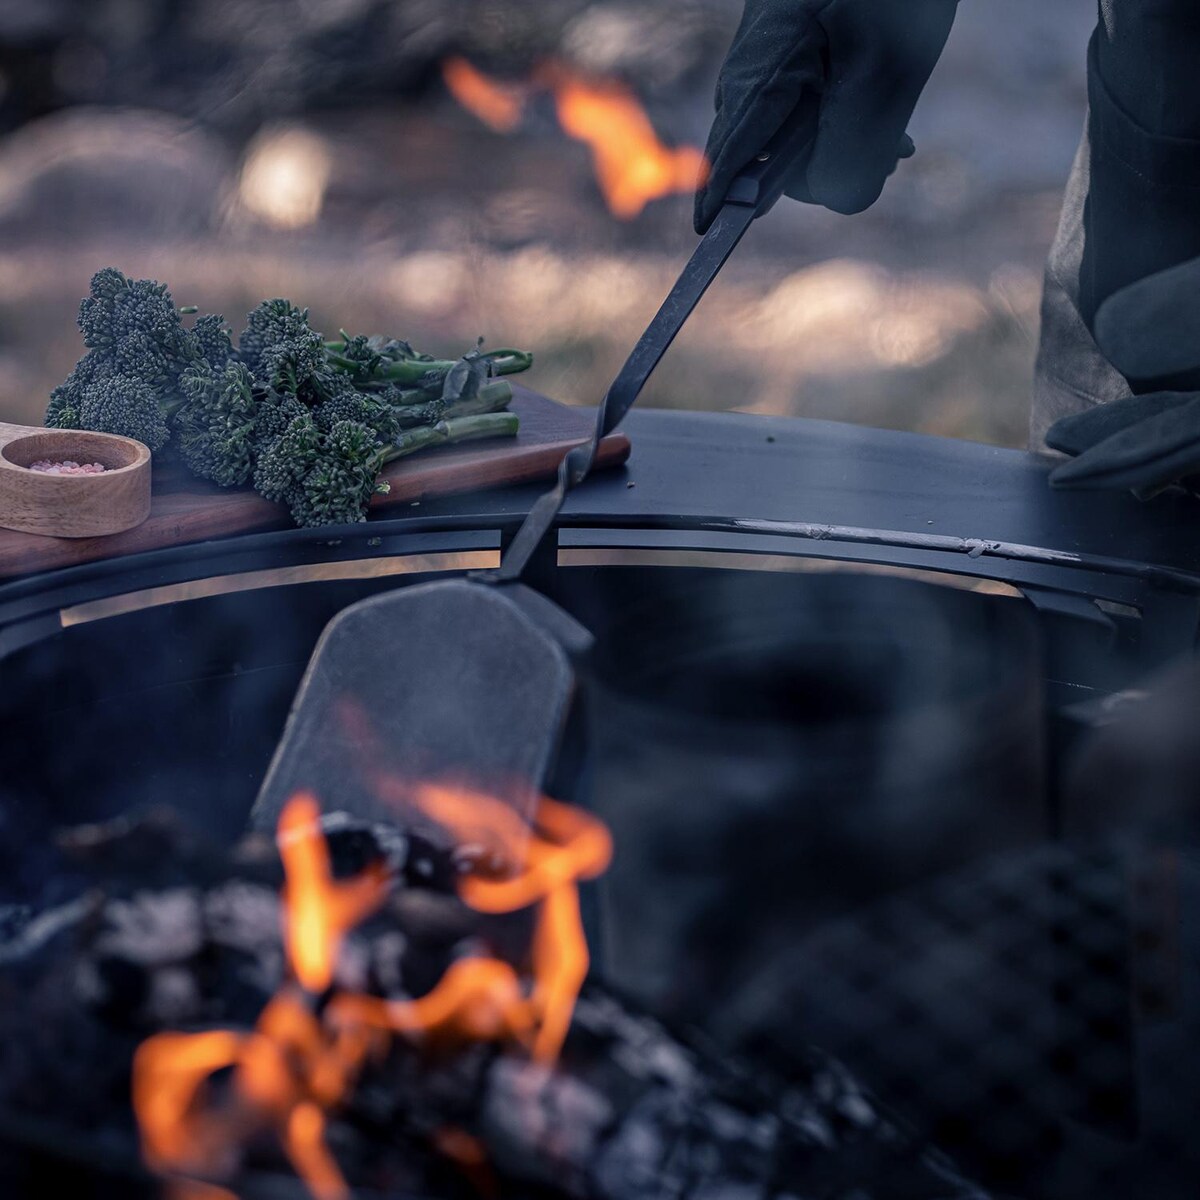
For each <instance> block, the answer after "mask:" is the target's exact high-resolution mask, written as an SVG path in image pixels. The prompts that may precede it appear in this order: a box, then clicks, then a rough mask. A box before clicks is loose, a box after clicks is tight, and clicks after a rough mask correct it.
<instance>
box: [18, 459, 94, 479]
mask: <svg viewBox="0 0 1200 1200" xmlns="http://www.w3.org/2000/svg"><path fill="white" fill-rule="evenodd" d="M29 469H30V470H31V471H40V472H41V473H42V474H43V475H103V474H104V472H105V471H107V470H108V468H107V467H106V466H105V465H104V464H103V463H77V462H71V460H70V459H67V460H65V461H64V462H52V461H51V460H50V459H48V458H43V459H39V460H38V461H37V462H35V463H30V464H29Z"/></svg>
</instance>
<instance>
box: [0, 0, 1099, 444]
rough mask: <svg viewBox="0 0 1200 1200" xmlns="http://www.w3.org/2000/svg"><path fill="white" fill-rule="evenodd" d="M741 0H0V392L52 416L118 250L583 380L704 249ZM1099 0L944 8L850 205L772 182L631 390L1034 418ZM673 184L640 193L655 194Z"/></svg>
mask: <svg viewBox="0 0 1200 1200" xmlns="http://www.w3.org/2000/svg"><path fill="white" fill-rule="evenodd" d="M740 11H741V4H740V3H738V0H654V3H646V2H645V0H206V2H205V3H204V4H195V5H189V4H180V3H178V2H177V0H0V419H7V420H16V421H27V422H40V420H41V415H42V412H43V411H44V407H45V401H46V397H47V395H48V393H49V390H50V389H51V387H53V386H54V385H55V384H56V383H58V382H60V381H61V380H62V379H63V377H64V376H65V375H66V374H67V372H68V371H69V369H70V367H71V365H72V364H73V362H74V361H75V359H76V358H77V357H78V356H79V354H80V353H81V352H82V346H81V344H80V340H79V335H78V332H77V330H76V328H75V325H74V315H75V311H76V308H77V305H78V302H79V298H80V297H81V296H82V295H83V294H84V292H85V291H86V288H87V283H88V279H89V278H90V276H91V274H92V273H93V272H94V271H95V270H96V269H97V268H99V267H101V266H105V265H114V266H118V267H120V268H121V269H122V270H124V271H125V272H126V273H127V274H131V275H134V276H151V277H154V278H157V279H160V280H162V281H163V282H165V283H167V284H168V285H169V286H170V288H171V290H172V292H173V294H174V296H175V299H176V302H177V303H179V304H197V305H199V306H200V307H201V309H202V310H205V311H217V312H222V313H224V314H225V315H226V317H227V318H228V319H229V321H230V322H231V324H232V325H233V326H234V328H235V329H239V328H240V327H241V324H242V317H243V315H244V314H245V312H246V311H247V310H248V309H249V308H250V307H251V306H252V305H253V304H255V303H256V302H257V301H258V300H260V299H262V298H264V297H269V296H276V295H283V296H287V297H289V298H290V299H292V300H294V301H295V302H297V303H300V304H302V305H307V306H309V307H310V308H311V309H312V311H313V315H314V318H315V323H316V324H317V326H318V328H323V329H325V330H327V331H329V332H332V331H334V330H336V329H337V328H338V327H339V326H340V327H344V328H347V329H349V330H350V331H351V332H385V333H389V334H393V335H397V336H403V337H407V338H409V339H410V340H412V341H413V342H415V343H416V344H417V345H418V346H419V347H421V348H422V349H426V350H429V351H431V352H434V353H438V354H442V353H452V352H461V351H462V350H463V349H465V348H466V347H467V346H469V345H470V344H471V343H472V342H473V340H474V339H475V338H476V337H477V336H479V335H484V336H486V337H487V339H488V341H489V342H490V343H491V344H492V345H497V346H498V345H521V346H528V347H530V348H532V349H533V350H534V351H535V352H536V354H537V364H538V365H537V367H536V369H535V372H534V374H533V375H532V377H531V378H530V380H529V382H530V384H531V386H533V387H535V388H538V389H539V390H541V391H544V392H546V393H548V394H550V395H553V396H555V397H558V398H560V399H563V400H567V401H571V402H575V403H583V404H588V403H592V404H594V403H595V402H596V401H597V400H598V399H599V397H600V396H601V395H602V393H603V390H604V388H605V386H606V384H607V383H608V381H609V379H610V378H611V377H612V375H613V374H614V373H615V371H616V369H617V368H618V367H619V365H620V363H621V362H622V360H623V358H624V356H625V354H626V353H627V352H628V350H629V349H630V347H631V345H632V343H633V341H634V339H635V338H636V337H637V335H638V334H639V333H640V332H641V330H642V328H643V327H644V326H645V324H646V323H647V321H648V320H649V318H650V317H651V316H652V315H653V312H654V310H655V309H656V307H657V305H658V303H659V301H660V300H661V298H662V296H663V295H664V294H665V292H666V290H667V288H668V287H669V286H670V283H671V282H672V281H673V279H674V276H675V274H676V273H677V271H678V269H679V267H680V266H681V265H682V262H683V261H684V259H685V257H686V255H687V254H688V253H689V251H690V249H691V247H692V246H693V245H694V242H695V236H694V234H693V233H692V230H691V198H690V183H691V180H692V178H694V174H695V159H696V155H695V152H694V150H691V149H689V147H695V146H702V145H703V142H704V138H705V135H706V133H707V129H708V124H709V119H710V114H711V97H712V92H713V85H714V82H715V79H716V75H717V71H718V68H719V66H720V62H721V59H722V57H723V54H724V50H725V47H726V46H727V45H728V42H729V39H730V37H731V36H732V32H733V29H734V27H735V25H736V22H737V19H738V16H739V14H740ZM1094 19H1095V0H1055V3H1054V4H1053V5H1048V4H1045V3H1044V2H1043V0H978V2H977V3H972V4H964V5H963V6H962V9H961V12H960V15H959V19H958V24H957V27H956V29H955V31H954V34H953V35H952V38H951V41H950V45H949V48H948V51H947V53H946V55H945V57H944V59H943V61H942V63H941V66H940V68H939V69H938V71H937V73H936V74H935V76H934V79H933V83H932V84H931V86H930V88H929V89H928V91H927V93H926V95H925V97H924V100H923V102H922V105H921V107H920V108H919V109H918V113H917V118H916V121H915V124H914V126H913V129H912V133H913V136H914V137H915V139H916V142H917V146H918V154H917V157H916V158H915V159H914V160H912V161H911V162H908V163H904V164H902V165H901V167H900V169H899V171H898V172H897V174H896V176H895V177H894V179H893V180H892V181H891V183H890V185H889V187H888V189H887V191H886V192H885V194H884V197H883V199H882V200H881V201H880V203H879V204H878V205H876V207H875V208H874V209H872V210H871V211H870V212H869V213H868V214H866V215H864V216H860V217H855V218H845V217H838V216H835V215H833V214H830V213H827V212H825V211H822V210H817V209H814V208H809V207H801V206H799V205H797V204H794V203H790V202H789V203H785V204H783V205H781V206H780V207H779V208H778V209H777V210H776V211H775V212H774V213H773V214H772V215H771V216H770V217H769V218H767V219H766V220H765V221H763V222H762V223H761V224H760V225H759V226H757V227H756V228H755V230H754V232H753V234H752V235H751V236H750V237H749V238H747V240H746V242H745V243H743V248H742V249H741V250H740V251H739V253H738V255H737V256H736V257H735V259H734V260H733V262H732V263H731V265H730V267H729V268H727V273H726V275H725V276H723V278H722V280H721V282H720V283H719V285H718V286H717V287H716V288H715V289H714V291H713V293H712V294H711V295H710V296H709V298H708V299H707V300H706V301H705V302H704V304H703V305H702V307H701V308H700V309H699V310H698V312H697V314H696V316H695V317H694V318H693V320H692V322H691V324H690V325H689V327H688V328H687V330H686V331H685V333H684V335H683V336H682V337H681V339H680V341H679V343H678V345H677V348H676V349H675V350H674V352H673V353H672V355H671V357H670V358H669V359H668V360H667V363H666V364H665V365H664V367H663V369H662V370H661V371H660V373H659V374H658V376H657V377H656V379H655V381H654V383H653V385H652V387H651V388H650V389H649V390H648V392H647V394H646V397H645V401H644V402H645V403H647V404H652V405H661V406H670V407H676V408H698V409H729V410H732V409H737V410H742V411H753V412H761V413H773V414H798V415H806V416H817V417H826V418H833V419H838V420H847V421H854V422H860V423H865V424H872V425H880V426H887V427H892V428H900V429H916V430H922V431H926V432H932V433H938V434H945V435H952V436H959V437H967V438H973V439H976V440H982V441H987V442H995V443H998V444H1003V445H1014V446H1015V445H1021V444H1023V442H1024V438H1025V427H1026V419H1027V408H1028V394H1029V382H1030V375H1031V370H1032V363H1033V356H1034V352H1035V347H1036V339H1037V320H1038V303H1039V299H1040V291H1041V270H1042V263H1043V260H1044V257H1045V253H1046V250H1047V248H1048V246H1049V243H1050V240H1051V237H1052V235H1053V231H1054V226H1055V222H1056V220H1057V212H1058V203H1059V197H1060V194H1061V189H1062V187H1063V184H1064V182H1065V179H1066V175H1067V171H1068V169H1069V166H1070V161H1071V157H1072V155H1073V153H1074V149H1075V146H1076V144H1077V141H1078V138H1079V133H1080V128H1081V123H1082V119H1083V114H1084V107H1085V102H1086V92H1085V84H1084V57H1085V45H1086V40H1087V36H1088V32H1089V30H1090V27H1091V25H1092V23H1093V21H1094ZM658 191H667V192H668V193H672V192H673V193H674V194H668V195H666V196H662V197H659V198H650V196H651V195H653V194H654V193H655V192H658Z"/></svg>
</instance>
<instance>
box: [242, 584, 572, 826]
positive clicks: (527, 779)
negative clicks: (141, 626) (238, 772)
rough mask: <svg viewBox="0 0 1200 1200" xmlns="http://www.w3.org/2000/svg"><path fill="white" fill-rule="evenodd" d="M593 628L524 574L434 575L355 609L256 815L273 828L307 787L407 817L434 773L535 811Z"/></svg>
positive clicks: (300, 697)
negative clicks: (412, 796) (408, 790)
mask: <svg viewBox="0 0 1200 1200" xmlns="http://www.w3.org/2000/svg"><path fill="white" fill-rule="evenodd" d="M587 640H588V639H587V634H586V633H585V631H583V630H582V628H581V627H580V626H578V625H577V624H575V622H574V621H573V620H572V619H571V618H570V617H568V616H567V615H566V614H565V613H563V612H562V611H561V610H560V609H557V608H556V607H555V606H554V605H552V604H551V603H550V602H549V601H547V600H545V599H544V598H542V597H541V596H539V595H537V594H536V593H533V592H530V591H529V590H528V589H527V588H524V587H523V586H520V585H516V586H508V587H494V586H489V585H487V584H484V583H480V582H475V581H469V580H455V581H450V582H439V583H430V584H420V585H417V586H414V587H410V588H403V589H401V590H399V591H395V592H389V593H387V594H386V595H383V596H376V597H372V598H371V599H368V600H363V601H360V602H359V603H358V604H354V605H352V606H351V607H349V608H347V609H345V610H343V611H342V612H341V613H339V614H338V615H337V616H336V617H335V618H334V619H333V620H332V621H331V622H330V623H329V624H328V625H327V626H326V628H325V631H324V633H322V635H321V638H320V640H319V641H318V643H317V646H316V649H315V650H314V652H313V656H312V658H311V660H310V661H309V665H308V669H307V671H306V673H305V676H304V679H303V681H302V682H301V684H300V689H299V691H298V692H297V695H296V699H295V701H294V702H293V704H292V710H291V714H290V716H289V717H288V722H287V725H286V727H285V729H284V734H283V738H282V740H281V741H280V744H279V747H278V749H277V750H276V753H275V758H274V760H273V761H272V763H271V767H270V769H269V771H268V773H267V776H266V779H265V780H264V782H263V785H262V788H261V790H260V792H259V795H258V799H257V800H256V802H255V805H254V808H253V810H252V811H251V817H250V820H251V825H252V827H253V828H255V829H259V830H263V831H269V830H271V829H273V828H274V827H275V824H276V822H277V820H278V817H279V813H280V810H281V809H282V807H283V806H284V804H285V803H286V802H287V800H288V799H289V798H290V797H291V796H293V795H294V794H296V793H297V792H300V791H308V792H312V793H313V794H314V795H315V796H317V798H318V799H319V801H320V803H321V806H322V807H323V808H324V809H326V810H329V811H332V810H341V811H345V812H349V813H351V814H353V815H354V816H357V817H361V818H363V819H367V820H388V821H392V822H397V821H398V818H401V817H402V812H398V811H397V809H398V808H399V809H401V810H403V807H404V803H403V800H398V799H397V796H398V794H400V793H401V792H402V791H403V789H404V785H405V784H406V783H407V784H411V783H416V782H434V781H440V782H445V783H450V784H456V783H457V784H462V785H465V786H470V787H472V788H475V789H479V790H486V791H488V792H489V793H490V794H492V795H495V796H498V797H500V798H502V799H504V800H506V801H507V802H508V803H509V804H511V805H512V806H513V807H514V808H515V809H517V810H518V811H519V812H520V813H522V814H523V815H525V816H526V817H527V818H528V817H529V816H531V815H532V812H533V808H534V805H535V803H536V800H537V797H538V794H539V793H540V791H541V789H542V787H543V785H544V783H545V781H546V777H547V773H548V772H549V771H550V769H551V768H552V765H553V762H554V759H555V754H556V750H557V748H558V743H559V740H560V738H561V736H562V732H563V729H564V727H565V724H566V718H567V715H568V712H569V710H570V706H571V702H572V696H573V692H574V682H575V675H574V669H573V666H572V661H571V660H572V657H573V656H574V654H575V653H576V652H578V651H579V650H580V649H581V648H583V647H584V646H585V645H586V642H587ZM399 823H407V822H406V821H404V820H402V819H401V820H400V822H399Z"/></svg>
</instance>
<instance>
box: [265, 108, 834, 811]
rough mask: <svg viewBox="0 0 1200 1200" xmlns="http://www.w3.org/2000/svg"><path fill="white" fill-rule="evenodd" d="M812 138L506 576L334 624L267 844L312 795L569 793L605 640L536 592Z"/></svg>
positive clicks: (712, 249) (366, 804)
mask: <svg viewBox="0 0 1200 1200" xmlns="http://www.w3.org/2000/svg"><path fill="white" fill-rule="evenodd" d="M805 107H807V108H809V109H810V110H811V108H812V107H813V106H805ZM814 130H815V125H814V119H813V117H812V115H811V113H806V114H804V115H802V116H801V115H797V116H796V117H794V118H793V119H792V120H791V121H790V122H789V123H788V125H786V126H785V127H784V129H783V130H781V132H780V133H779V134H778V135H777V136H776V137H775V139H774V140H773V141H772V142H771V144H770V145H769V146H768V147H767V148H766V149H765V150H764V151H763V152H762V153H761V154H760V155H759V156H758V157H757V158H756V159H755V160H754V161H753V162H752V163H750V164H749V166H748V167H747V168H746V169H745V170H744V171H743V172H742V173H741V174H740V175H739V176H738V177H737V179H736V180H735V181H734V183H733V185H732V187H731V188H730V191H729V194H728V196H727V197H726V200H725V204H724V206H723V207H722V209H721V211H720V213H719V215H718V216H717V218H716V220H714V222H713V223H712V226H711V227H710V229H709V230H708V232H707V233H706V234H705V236H704V238H703V240H702V241H701V242H700V244H699V246H698V247H697V248H696V250H695V252H694V254H693V255H692V257H691V260H690V261H689V262H688V264H687V266H686V267H685V268H684V269H683V272H682V274H681V275H680V277H679V280H678V281H677V282H676V284H675V286H674V288H673V289H672V290H671V293H670V295H669V296H668V297H667V299H666V301H665V302H664V304H663V306H662V308H661V309H660V310H659V312H658V314H657V316H655V318H654V320H653V321H652V322H651V323H650V326H649V328H648V329H647V330H646V332H645V333H644V334H643V335H642V337H641V340H640V341H639V342H638V343H637V345H636V347H635V348H634V350H633V353H632V354H631V355H630V357H629V360H628V361H627V362H626V363H625V366H624V367H623V368H622V369H621V372H620V374H619V375H618V376H617V378H616V380H615V381H614V382H613V384H612V386H611V387H610V388H609V390H608V393H607V395H606V396H605V398H604V401H603V403H602V404H601V405H600V409H599V413H598V415H597V420H596V430H595V434H594V436H593V438H592V440H591V441H590V442H587V443H584V444H581V445H579V446H576V447H575V448H574V449H572V450H571V451H570V452H569V453H568V454H567V455H566V457H565V458H564V459H563V462H562V464H561V466H560V469H559V473H558V481H557V483H556V485H555V486H554V487H553V488H552V489H551V490H550V491H548V492H547V493H546V494H545V495H543V496H542V497H541V498H540V499H539V500H538V501H537V502H536V503H535V504H534V506H533V508H532V509H531V510H530V512H529V515H528V516H527V518H526V519H525V522H524V524H523V525H522V526H521V528H520V529H519V530H518V532H517V534H516V536H515V537H514V539H513V540H512V542H511V543H510V544H509V546H508V548H507V550H506V551H505V553H504V555H503V557H502V560H501V563H500V566H499V568H498V569H497V570H495V571H492V572H489V573H486V574H480V575H477V576H473V577H471V578H468V579H461V580H455V581H443V582H435V583H429V584H423V585H417V586H413V587H409V588H403V589H400V590H397V591H394V592H389V593H387V594H385V595H382V596H377V597H374V598H371V599H368V600H364V601H361V602H359V603H357V604H354V605H351V606H350V607H349V608H347V609H345V610H344V611H342V612H341V613H339V614H338V616H336V617H335V618H334V619H333V620H332V621H331V622H330V623H329V625H328V626H327V627H326V629H325V631H324V633H323V634H322V635H321V638H320V640H319V641H318V643H317V646H316V649H315V650H314V652H313V656H312V658H311V660H310V662H309V665H308V669H307V672H306V673H305V676H304V679H303V681H302V682H301V685H300V689H299V692H298V693H297V696H296V699H295V701H294V703H293V706H292V711H291V714H290V716H289V718H288V723H287V726H286V728H285V730H284V734H283V738H282V740H281V742H280V744H279V747H278V749H277V751H276V754H275V758H274V760H273V762H272V764H271V767H270V770H269V771H268V774H267V777H266V779H265V781H264V783H263V785H262V789H261V791H260V792H259V796H258V799H257V801H256V803H255V805H254V809H253V811H252V814H251V821H252V824H253V825H254V826H255V827H256V828H259V829H263V830H267V829H270V828H272V827H273V826H274V824H275V822H276V820H277V818H278V815H279V811H280V809H281V808H282V806H283V804H284V803H285V802H286V800H287V799H288V797H289V796H291V795H293V794H294V793H296V792H298V791H301V790H307V791H311V792H313V793H315V794H316V795H317V796H318V797H319V798H320V799H321V801H322V803H323V804H324V805H325V806H326V807H327V808H338V809H343V810H346V811H350V812H353V813H355V814H356V815H357V816H360V817H364V818H368V819H370V818H386V817H389V816H390V817H392V818H394V817H395V812H394V811H392V810H391V809H390V808H389V804H390V803H393V802H394V800H393V796H394V791H395V789H394V788H391V789H389V788H387V787H383V786H381V780H384V779H387V780H391V781H393V782H394V781H395V780H410V781H417V780H422V781H428V780H442V781H453V782H459V783H465V784H470V785H472V786H476V787H479V786H486V787H487V788H488V789H489V790H490V791H491V792H492V793H493V794H499V795H500V796H501V797H503V798H504V799H505V800H506V801H508V802H509V803H510V804H512V805H513V806H514V807H515V808H516V809H517V810H518V811H519V812H521V813H523V814H525V815H526V816H527V817H528V816H530V815H531V814H532V811H533V806H534V804H535V803H536V798H537V795H538V793H539V792H540V791H542V790H546V789H549V790H558V789H556V786H555V777H556V776H557V777H559V778H561V777H562V776H563V774H564V771H565V766H564V764H565V761H566V759H568V758H569V757H570V756H571V753H572V746H573V743H574V740H575V739H574V737H573V735H572V729H573V726H574V725H575V724H576V722H575V720H574V719H573V712H574V698H575V695H576V686H575V683H576V667H577V665H578V664H579V662H580V660H581V659H582V656H583V655H584V654H585V653H586V651H587V649H588V647H589V645H590V640H591V639H590V635H589V634H588V633H587V631H586V630H584V629H583V628H582V627H581V626H580V625H579V624H578V623H577V622H576V621H575V620H574V619H573V618H572V617H570V616H569V615H568V614H567V613H565V612H563V611H562V610H561V609H559V608H558V607H557V606H556V605H554V604H553V603H552V602H551V601H549V600H547V599H546V598H545V597H544V596H542V595H541V594H540V593H538V592H537V591H535V590H534V589H533V588H531V587H530V586H528V585H527V584H525V583H523V582H522V578H523V577H524V576H525V574H526V572H527V571H528V568H529V565H530V563H531V562H532V561H533V560H534V558H535V555H536V552H537V550H538V548H539V547H540V546H541V545H542V543H543V542H544V541H545V540H546V539H547V538H548V537H549V536H550V534H551V532H552V530H553V527H554V522H555V518H556V517H557V515H558V512H559V510H560V509H561V507H562V504H563V501H564V499H565V498H566V495H567V493H568V492H569V491H570V490H571V489H572V488H573V487H576V486H577V485H578V484H579V483H580V482H582V481H583V480H584V479H585V478H586V477H587V475H588V473H589V471H590V470H591V468H592V465H593V462H594V460H595V455H596V449H597V446H598V445H599V442H600V439H601V438H603V437H604V436H605V435H607V434H608V433H611V432H612V430H613V429H615V428H616V426H617V425H618V424H619V423H620V421H621V420H622V418H623V417H624V416H625V414H626V413H627V412H628V411H629V409H630V407H631V406H632V405H633V403H634V401H635V400H636V399H637V397H638V394H639V393H640V392H641V390H642V387H643V386H644V384H645V383H646V381H647V379H649V377H650V375H651V373H652V372H653V371H654V369H655V367H656V366H657V365H658V363H659V361H660V359H661V358H662V356H663V355H664V354H665V353H666V351H667V349H668V347H669V346H670V345H671V343H672V341H674V339H675V336H676V334H678V332H679V330H680V329H681V328H682V327H683V324H684V322H685V321H686V320H687V318H688V317H689V316H690V314H691V312H692V310H693V309H694V308H695V307H696V305H697V303H698V302H699V301H700V299H701V297H702V296H703V295H704V293H705V292H706V291H707V289H708V287H709V285H710V284H711V283H712V281H713V280H714V279H715V278H716V276H717V274H718V272H719V271H720V270H721V268H722V267H723V266H724V264H725V262H726V261H727V260H728V258H729V256H730V255H731V254H732V253H733V251H734V249H735V247H736V246H737V245H738V243H739V242H740V241H741V239H742V236H743V235H744V234H745V232H746V230H747V229H748V228H749V227H750V225H751V223H752V222H753V221H754V219H755V218H756V217H759V216H762V215H763V214H764V213H766V212H767V211H768V210H769V209H771V208H772V207H773V205H774V204H775V202H776V201H777V200H778V199H779V198H780V196H781V195H782V194H783V192H784V190H785V188H786V187H787V185H788V183H789V176H792V175H793V173H794V172H796V171H798V170H800V169H802V165H803V164H805V163H806V162H807V157H808V150H809V147H810V144H811V142H812V140H813V136H814ZM389 790H390V792H391V793H392V795H389V794H387V793H389ZM560 794H561V791H560Z"/></svg>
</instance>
